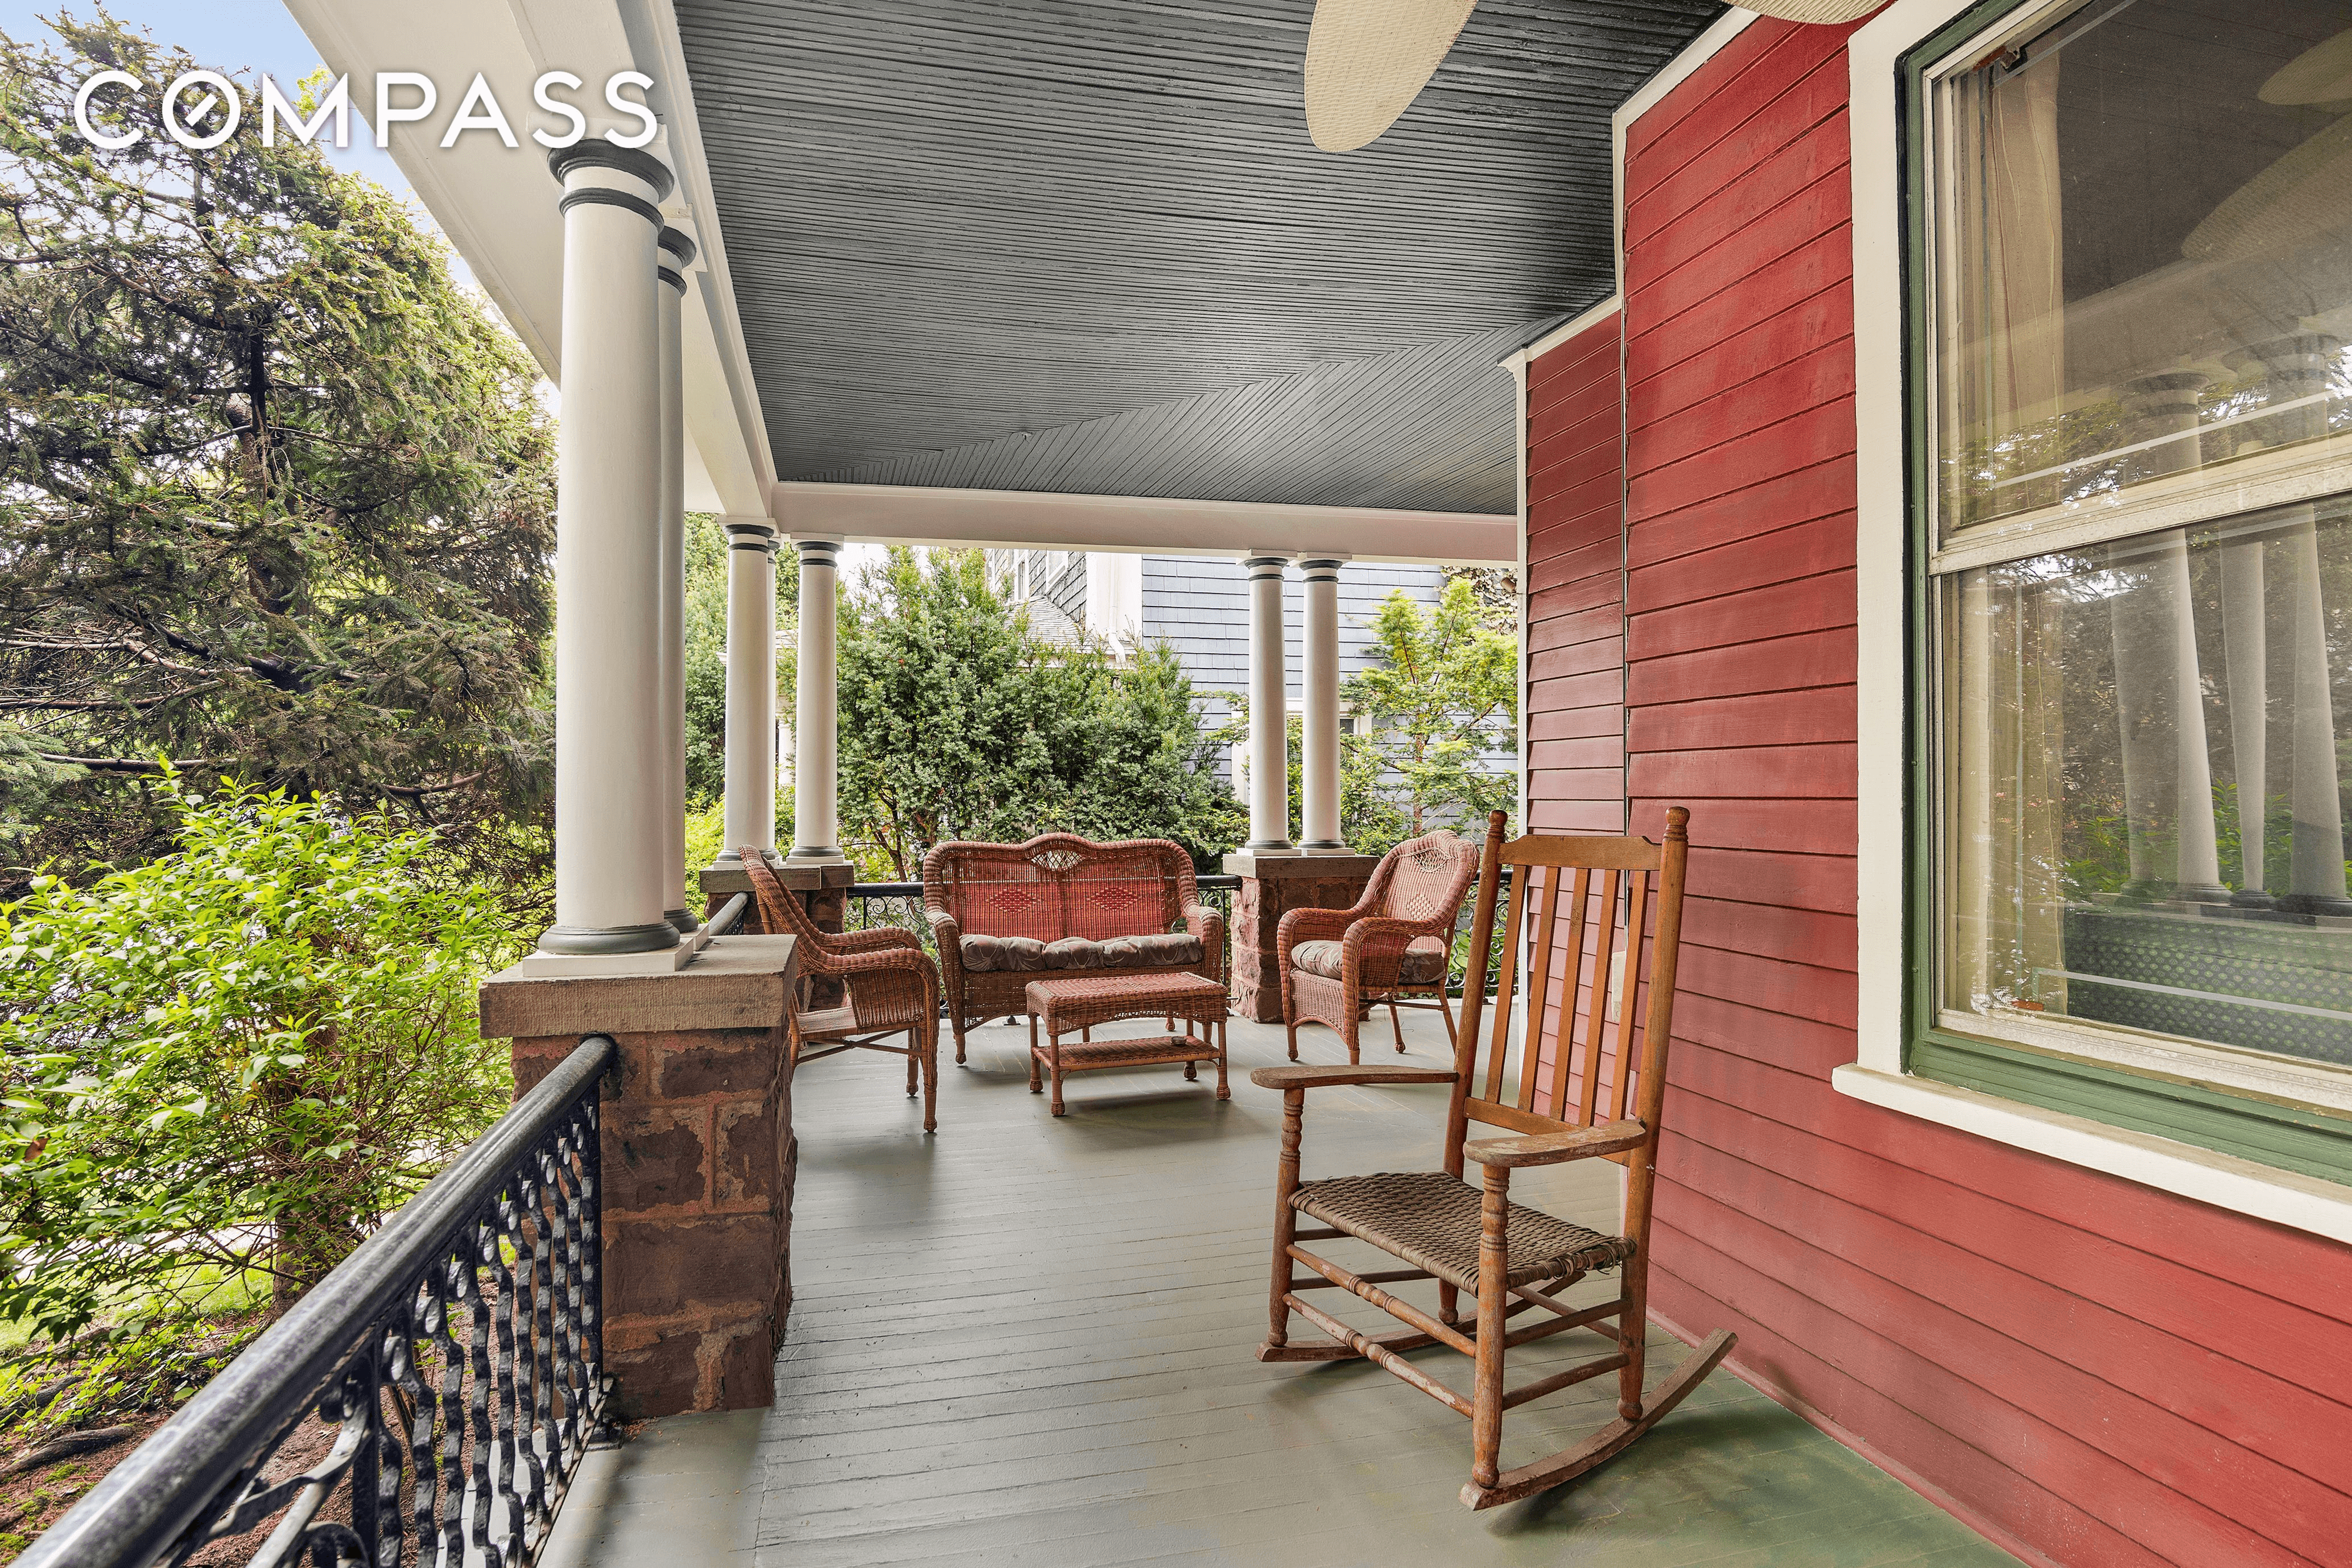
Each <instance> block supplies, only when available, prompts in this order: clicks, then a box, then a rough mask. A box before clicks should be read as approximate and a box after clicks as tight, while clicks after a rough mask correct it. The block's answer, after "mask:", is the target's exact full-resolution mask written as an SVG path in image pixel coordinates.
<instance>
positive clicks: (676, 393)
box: [654, 228, 701, 931]
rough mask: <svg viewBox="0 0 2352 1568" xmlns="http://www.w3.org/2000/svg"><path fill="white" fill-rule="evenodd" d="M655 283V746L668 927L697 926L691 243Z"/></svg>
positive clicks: (663, 242) (664, 262) (676, 245)
mask: <svg viewBox="0 0 2352 1568" xmlns="http://www.w3.org/2000/svg"><path fill="white" fill-rule="evenodd" d="M655 247H656V254H657V256H658V258H659V265H658V266H657V267H656V276H658V277H659V279H661V287H660V288H659V289H656V290H655V291H654V293H655V298H656V301H657V306H656V328H657V330H658V331H659V334H660V337H659V342H660V348H659V353H660V358H661V370H660V380H661V389H660V390H661V513H660V518H659V522H660V527H661V541H660V543H661V740H662V750H663V756H662V805H661V814H662V826H663V836H662V842H663V844H664V845H665V846H666V847H667V848H666V853H667V856H668V858H669V879H670V880H669V889H670V898H671V900H672V902H671V903H670V906H669V908H668V909H667V910H665V911H664V913H665V915H666V917H667V920H668V921H669V923H670V924H672V925H674V926H676V927H677V929H678V930H679V931H692V930H694V929H695V927H696V926H698V925H699V924H700V923H701V922H700V921H697V920H696V919H695V918H694V910H693V909H692V907H691V906H690V905H689V904H688V902H687V901H686V896H685V890H686V397H685V387H684V385H683V384H682V382H681V379H680V365H681V352H682V351H681V350H680V347H679V342H680V337H679V334H680V333H681V332H682V331H684V307H685V302H686V271H685V269H686V268H688V267H689V266H692V265H693V263H694V241H692V240H690V239H688V237H686V236H685V235H683V234H680V233H679V232H678V231H677V229H674V228H665V229H663V230H662V231H661V233H660V234H659V235H658V236H656V238H655Z"/></svg>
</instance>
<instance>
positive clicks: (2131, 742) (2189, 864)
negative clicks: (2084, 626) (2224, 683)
mask: <svg viewBox="0 0 2352 1568" xmlns="http://www.w3.org/2000/svg"><path fill="white" fill-rule="evenodd" d="M2207 379H2208V378H2207V377H2206V376H2204V375H2202V374H2199V373H2197V372H2194V371H2175V372H2167V373H2164V374H2158V375H2149V376H2143V377H2141V378H2140V379H2138V380H2137V381H2134V382H2131V383H2128V384H2126V385H2125V387H2124V388H2123V399H2122V401H2123V405H2124V407H2125V409H2126V411H2127V412H2129V413H2130V414H2131V415H2132V416H2134V418H2135V420H2136V421H2137V423H2136V426H2135V427H2136V428H2137V429H2138V430H2140V431H2141V432H2143V433H2144V434H2145V435H2146V436H2147V437H2156V436H2160V435H2171V434H2177V433H2183V432H2187V431H2192V430H2194V429H2196V427H2197V394H2198V392H2199V390H2200V388H2202V387H2203V386H2204V385H2205V384H2206V381H2207ZM2197 464H2198V444H2197V442H2196V441H2195V440H2193V439H2190V440H2179V441H2168V442H2166V443H2164V444H2163V445H2161V446H2158V447H2151V448H2149V449H2148V451H2147V453H2146V454H2145V455H2144V456H2143V458H2141V471H2142V473H2143V474H2144V475H2145V474H2157V473H2173V472H2178V471H2179V470H2181V469H2184V468H2195V467H2197ZM2123 548H2124V549H2125V551H2126V552H2128V553H2129V554H2130V555H2131V556H2132V557H2133V558H2134V559H2135V560H2136V562H2137V570H2136V571H2135V572H2134V573H2133V574H2132V575H2133V576H2136V577H2137V582H2136V583H2135V584H2134V585H2133V586H2132V587H2131V588H2130V589H2129V590H2127V591H2126V595H2125V598H2126V600H2129V601H2131V602H2130V603H2129V604H2122V603H2119V604H2118V605H2116V607H2115V610H2114V612H2113V614H2114V617H2115V619H2114V637H2115V647H2116V713H2117V717H2118V719H2119V720H2120V721H2121V722H2122V724H2123V729H2124V759H2123V760H2124V791H2125V796H2126V803H2127V805H2128V807H2129V809H2130V811H2131V815H2132V818H2133V823H2132V826H2130V828H2129V829H2128V831H2129V832H2130V833H2131V834H2132V835H2133V837H2134V839H2135V843H2134V849H2135V853H2134V855H2133V866H2132V875H2133V879H2134V881H2135V883H2138V884H2140V885H2141V887H2142V888H2143V889H2145V890H2147V891H2151V892H2157V893H2158V894H2159V895H2160V896H2163V897H2168V898H2172V899H2182V900H2191V901H2194V902H2198V903H2225V902H2227V901H2228V900H2229V898H2230V892H2229V889H2226V888H2224V887H2222V886H2221V852H2220V847H2219V842H2218V839H2217V837H2216V835H2215V831H2214V822H2213V764H2212V758H2211V753H2210V752H2209V751H2208V750H2207V749H2206V744H2205V702H2204V690H2205V685H2204V679H2203V677H2202V675H2201V673H2200V670H2199V668H2198V660H2197V621H2196V604H2195V600H2194V598H2193V596H2192V594H2191V590H2190V584H2189V542H2188V538H2187V536H2186V535H2185V534H2183V533H2182V532H2181V531H2179V529H2174V530H2172V531H2170V532H2168V533H2165V534H2162V535H2158V536H2157V537H2155V538H2153V539H2150V540H2147V541H2144V542H2139V543H2137V544H2136V545H2130V546H2126V547H2123ZM2134 731H2137V736H2135V733H2134ZM2135 740H2137V744H2135ZM2167 740H2168V741H2169V742H2170V744H2169V746H2168V747H2166V746H2165V742H2166V741H2167ZM2166 750H2169V752H2170V753H2171V754H2170V755H2169V756H2168V757H2167V756H2165V755H2164V752H2165V751H2166ZM2135 774H2137V777H2135V776H2134V775H2135ZM2167 782H2169V784H2171V789H2170V791H2169V794H2168V792H2167V791H2166V789H2165V784H2167ZM2135 801H2136V804H2135ZM2167 807H2169V808H2170V810H2169V815H2170V816H2171V824H2170V826H2171V827H2172V830H2173V843H2172V850H2173V854H2172V864H2171V865H2170V866H2168V867H2167V866H2164V865H2163V864H2162V863H2161V862H2153V863H2151V862H2152V861H2153V855H2154V851H2155V848H2156V845H2155V844H2154V842H2153V840H2154V839H2156V838H2157V837H2159V836H2160V835H2161V832H2162V829H2163V827H2164V826H2165V822H2164V818H2165V816H2166V815H2167ZM2167 872H2169V873H2170V875H2169V876H2167V875H2166V873H2167ZM2143 879H2144V880H2143ZM2167 882H2168V883H2169V884H2170V885H2169V886H2168V887H2166V886H2164V884H2165V883H2167Z"/></svg>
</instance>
